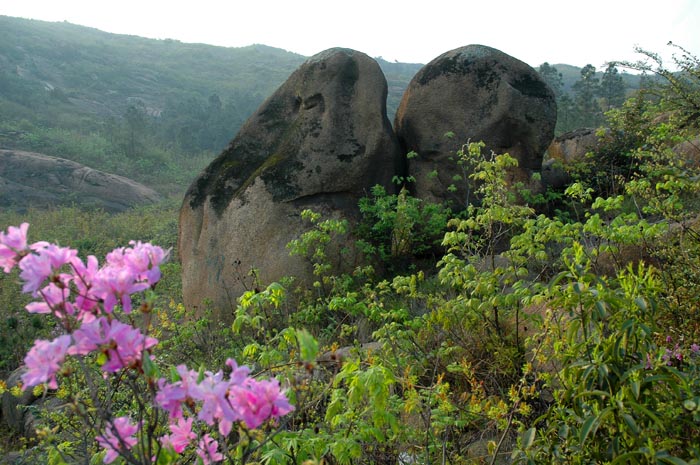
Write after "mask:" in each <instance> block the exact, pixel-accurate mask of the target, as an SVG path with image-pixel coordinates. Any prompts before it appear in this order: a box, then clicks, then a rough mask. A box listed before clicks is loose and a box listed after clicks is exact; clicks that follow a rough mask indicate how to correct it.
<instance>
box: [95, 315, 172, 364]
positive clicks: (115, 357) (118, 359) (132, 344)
mask: <svg viewBox="0 0 700 465" xmlns="http://www.w3.org/2000/svg"><path fill="white" fill-rule="evenodd" d="M103 326H104V325H103ZM104 343H105V344H107V345H108V346H109V347H110V348H109V349H108V350H107V358H108V360H107V361H106V362H105V363H104V364H103V365H102V369H103V370H104V371H107V372H110V373H115V372H117V371H119V370H121V369H122V368H125V367H129V366H133V365H138V364H140V363H141V360H142V357H143V352H144V351H145V350H147V349H150V348H151V347H153V346H154V345H156V344H158V340H157V339H155V338H153V337H147V336H144V335H143V334H142V333H141V331H139V330H138V329H136V328H134V327H133V326H131V325H127V324H124V323H122V322H121V321H119V320H112V322H111V323H109V327H108V328H107V330H106V333H105V338H104Z"/></svg>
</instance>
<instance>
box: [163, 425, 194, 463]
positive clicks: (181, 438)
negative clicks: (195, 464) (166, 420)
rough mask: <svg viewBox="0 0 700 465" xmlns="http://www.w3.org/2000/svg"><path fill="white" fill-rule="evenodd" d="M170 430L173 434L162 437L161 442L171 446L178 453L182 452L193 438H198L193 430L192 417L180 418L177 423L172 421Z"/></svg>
mask: <svg viewBox="0 0 700 465" xmlns="http://www.w3.org/2000/svg"><path fill="white" fill-rule="evenodd" d="M170 432H171V434H168V435H165V436H163V437H162V438H161V444H163V446H168V445H169V446H171V447H172V448H173V450H174V451H175V452H177V453H178V454H181V453H182V451H184V450H185V448H186V447H187V446H188V445H189V444H190V443H191V442H192V440H193V439H197V435H196V434H195V433H193V432H192V418H187V419H185V418H180V419H179V420H178V421H177V423H171V424H170Z"/></svg>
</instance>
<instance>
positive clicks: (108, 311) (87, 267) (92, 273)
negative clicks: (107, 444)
mask: <svg viewBox="0 0 700 465" xmlns="http://www.w3.org/2000/svg"><path fill="white" fill-rule="evenodd" d="M28 228H29V225H28V224H27V223H23V224H22V225H21V226H20V227H19V228H17V227H13V226H11V227H10V228H8V230H7V233H3V232H0V267H2V268H3V270H4V271H5V272H6V273H9V272H10V271H11V270H12V269H13V268H14V267H15V266H18V267H19V269H20V275H19V276H20V279H21V280H22V282H23V284H22V291H23V292H26V293H31V294H32V295H33V296H34V297H37V298H38V300H37V301H35V302H32V303H30V304H29V305H27V306H26V309H27V311H28V312H30V313H53V314H54V315H55V316H56V317H57V318H58V319H59V321H60V322H61V324H62V326H63V328H64V329H65V330H66V331H67V332H68V333H69V334H67V335H63V336H60V337H58V338H56V339H55V340H53V341H44V340H39V341H36V342H35V343H34V347H32V349H31V350H30V351H29V353H28V354H27V356H26V358H25V360H24V362H25V365H26V371H25V373H24V375H23V376H22V382H23V384H24V387H25V388H29V387H33V386H36V385H39V384H43V383H48V386H49V387H50V388H55V387H56V373H57V372H58V371H59V369H60V368H61V365H62V363H63V361H64V360H65V358H66V356H67V355H87V354H88V353H90V352H92V351H96V350H99V351H101V352H103V353H104V354H106V355H107V358H106V359H107V361H106V362H105V363H104V364H103V365H102V369H103V370H104V371H106V372H110V373H114V372H117V371H119V370H120V369H122V368H125V367H137V366H139V365H140V364H141V361H142V358H143V354H144V352H145V351H147V350H148V349H150V348H151V347H153V346H154V345H156V344H157V342H158V341H157V340H156V339H154V338H152V337H147V336H145V335H143V334H142V333H141V332H140V331H139V330H138V329H136V328H133V327H132V326H130V325H127V324H124V323H121V322H120V321H118V320H117V319H115V318H114V317H113V315H112V313H113V311H114V308H115V306H116V305H117V303H120V304H121V306H122V309H123V311H124V313H129V312H131V296H132V295H133V294H135V293H137V292H142V291H144V290H146V289H148V288H150V287H152V286H154V285H155V284H156V283H157V282H158V280H159V279H160V268H159V265H160V264H161V263H162V262H163V261H164V260H165V258H166V256H167V254H166V253H165V252H164V251H163V249H161V248H160V247H156V246H153V245H151V244H143V243H141V242H131V243H130V245H131V247H128V248H119V249H116V250H114V251H113V252H111V253H110V254H108V255H107V257H106V264H105V265H104V266H102V267H99V266H98V262H97V259H96V258H95V257H94V256H90V257H88V259H87V264H85V263H84V262H83V261H82V260H81V259H80V258H78V252H77V251H76V250H73V249H70V248H68V247H59V246H57V245H55V244H49V243H47V242H37V243H34V244H31V245H28V244H27V230H28ZM78 325H79V326H78Z"/></svg>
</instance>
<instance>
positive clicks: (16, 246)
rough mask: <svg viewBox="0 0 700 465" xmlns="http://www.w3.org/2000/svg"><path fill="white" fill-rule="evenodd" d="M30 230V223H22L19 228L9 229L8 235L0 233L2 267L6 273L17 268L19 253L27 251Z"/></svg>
mask: <svg viewBox="0 0 700 465" xmlns="http://www.w3.org/2000/svg"><path fill="white" fill-rule="evenodd" d="M28 228H29V223H22V224H21V225H20V227H19V228H17V227H15V226H10V227H9V228H7V234H5V233H3V232H0V266H1V267H2V268H3V271H4V272H5V273H9V272H10V271H11V270H12V268H14V267H15V265H16V264H17V262H18V258H19V252H23V251H24V250H26V249H27V229H28Z"/></svg>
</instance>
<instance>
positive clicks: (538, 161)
mask: <svg viewBox="0 0 700 465" xmlns="http://www.w3.org/2000/svg"><path fill="white" fill-rule="evenodd" d="M556 119H557V110H556V102H555V98H554V93H553V92H552V90H551V89H550V88H549V86H548V85H547V84H546V83H545V82H544V81H543V80H542V79H541V78H540V76H539V74H538V73H537V72H536V71H535V70H534V69H532V68H531V67H530V66H528V65H527V64H525V63H523V62H522V61H519V60H517V59H515V58H513V57H511V56H509V55H507V54H505V53H503V52H501V51H499V50H496V49H493V48H490V47H485V46H483V45H468V46H466V47H462V48H458V49H455V50H452V51H449V52H447V53H444V54H442V55H440V56H439V57H437V58H436V59H434V60H433V61H431V62H430V63H428V64H427V65H426V66H425V67H424V68H423V69H421V70H420V71H419V72H418V74H416V75H415V77H414V78H413V80H412V81H411V83H410V84H409V86H408V89H407V90H406V93H405V94H404V96H403V99H402V101H401V104H400V105H399V109H398V112H397V114H396V120H395V123H394V127H395V129H396V133H397V136H398V138H399V140H400V142H401V145H402V148H403V149H404V151H405V152H409V151H414V152H416V153H417V154H418V156H417V157H415V158H412V159H411V160H409V175H411V176H413V177H414V178H415V186H414V188H415V195H416V196H417V197H419V198H423V199H427V200H431V201H442V200H447V199H449V198H451V197H452V195H451V194H448V191H447V188H448V186H450V185H451V184H453V182H454V181H453V177H454V176H455V175H461V174H463V173H462V172H461V168H460V167H458V166H457V165H456V163H455V162H454V161H453V160H451V158H452V157H453V156H454V154H455V152H456V151H457V150H458V149H459V148H460V147H461V145H462V144H464V143H465V142H467V141H469V140H471V141H473V142H476V141H483V142H484V143H485V144H486V147H485V151H486V153H488V151H490V150H493V151H494V152H496V153H506V152H507V153H509V154H510V155H511V156H513V157H515V158H516V159H517V160H518V162H519V167H518V169H517V170H515V171H514V172H513V178H514V179H517V180H523V181H527V180H529V178H530V174H531V173H532V172H534V171H539V170H540V168H541V166H542V159H543V155H544V152H545V150H546V149H547V146H548V145H549V143H550V142H551V140H552V138H553V137H554V126H555V124H556ZM446 133H452V134H453V137H451V138H446V137H445V134H446ZM435 172H437V177H435V176H434V173H435ZM430 173H433V174H432V175H430V176H429V174H430ZM458 194H459V192H458ZM460 206H461V207H464V205H460Z"/></svg>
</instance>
